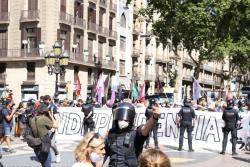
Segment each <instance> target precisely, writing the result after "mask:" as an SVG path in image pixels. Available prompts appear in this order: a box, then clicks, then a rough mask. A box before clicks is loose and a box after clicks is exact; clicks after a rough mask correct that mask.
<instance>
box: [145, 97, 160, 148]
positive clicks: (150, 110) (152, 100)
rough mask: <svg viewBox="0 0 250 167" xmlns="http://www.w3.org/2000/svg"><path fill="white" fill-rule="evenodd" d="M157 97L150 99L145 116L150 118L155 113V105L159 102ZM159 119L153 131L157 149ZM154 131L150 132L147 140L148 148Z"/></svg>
mask: <svg viewBox="0 0 250 167" xmlns="http://www.w3.org/2000/svg"><path fill="white" fill-rule="evenodd" d="M157 101H158V100H157V99H155V98H152V99H149V106H148V107H147V109H146V112H145V116H146V119H147V120H149V119H150V118H151V117H152V115H153V112H152V111H153V106H154V105H155V103H157ZM158 126H159V124H158V121H157V122H156V124H155V126H154V127H153V129H152V131H153V138H154V143H155V148H156V149H159V146H158V137H157V132H158ZM152 131H151V132H150V135H149V137H148V139H147V140H146V146H145V148H148V145H149V141H150V136H151V133H152Z"/></svg>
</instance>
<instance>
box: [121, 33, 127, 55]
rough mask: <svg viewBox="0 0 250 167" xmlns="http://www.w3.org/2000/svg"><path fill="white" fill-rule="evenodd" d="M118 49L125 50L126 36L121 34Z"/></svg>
mask: <svg viewBox="0 0 250 167" xmlns="http://www.w3.org/2000/svg"><path fill="white" fill-rule="evenodd" d="M120 50H121V51H123V52H125V50H126V38H125V37H123V36H121V37H120Z"/></svg>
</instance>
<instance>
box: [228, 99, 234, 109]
mask: <svg viewBox="0 0 250 167" xmlns="http://www.w3.org/2000/svg"><path fill="white" fill-rule="evenodd" d="M233 106H234V100H233V99H228V100H227V107H233Z"/></svg>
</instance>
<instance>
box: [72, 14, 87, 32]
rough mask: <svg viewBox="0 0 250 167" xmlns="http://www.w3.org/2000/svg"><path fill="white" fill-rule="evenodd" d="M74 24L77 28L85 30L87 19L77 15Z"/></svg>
mask: <svg viewBox="0 0 250 167" xmlns="http://www.w3.org/2000/svg"><path fill="white" fill-rule="evenodd" d="M74 25H75V28H78V29H81V30H84V29H85V28H86V21H85V20H84V19H83V18H80V17H77V16H76V17H75V18H74Z"/></svg>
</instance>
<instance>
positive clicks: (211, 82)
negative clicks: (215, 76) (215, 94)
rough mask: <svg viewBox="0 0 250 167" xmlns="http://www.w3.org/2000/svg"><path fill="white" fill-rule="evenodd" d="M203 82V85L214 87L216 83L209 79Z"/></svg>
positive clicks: (203, 79) (204, 79)
mask: <svg viewBox="0 0 250 167" xmlns="http://www.w3.org/2000/svg"><path fill="white" fill-rule="evenodd" d="M201 81H202V83H203V84H206V85H214V83H215V82H214V81H213V80H211V79H207V78H202V79H201Z"/></svg>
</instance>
